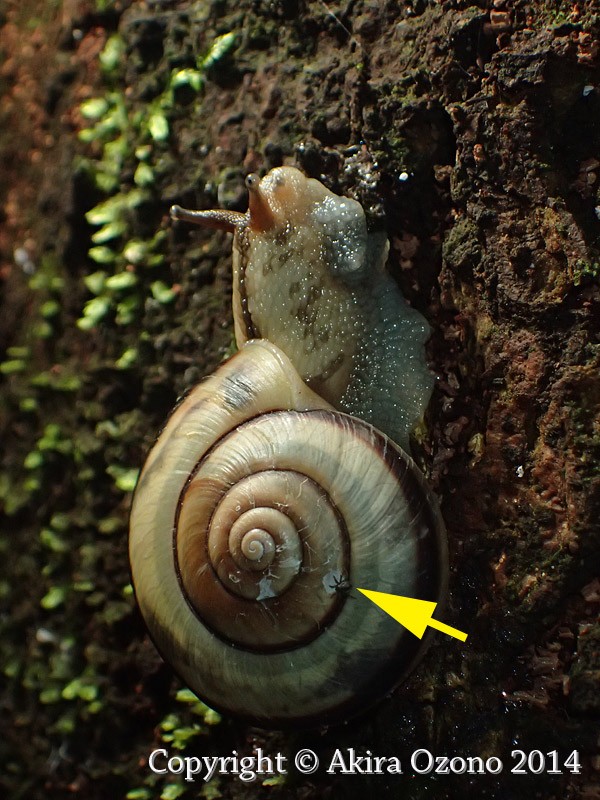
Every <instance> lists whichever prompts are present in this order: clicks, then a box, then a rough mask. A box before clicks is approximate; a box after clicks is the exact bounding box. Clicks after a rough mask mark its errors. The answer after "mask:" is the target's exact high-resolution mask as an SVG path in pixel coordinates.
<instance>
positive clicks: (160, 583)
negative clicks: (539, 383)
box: [130, 167, 447, 728]
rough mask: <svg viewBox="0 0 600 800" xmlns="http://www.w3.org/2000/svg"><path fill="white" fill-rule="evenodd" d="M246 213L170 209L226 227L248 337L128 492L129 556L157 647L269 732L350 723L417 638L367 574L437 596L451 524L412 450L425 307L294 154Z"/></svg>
mask: <svg viewBox="0 0 600 800" xmlns="http://www.w3.org/2000/svg"><path fill="white" fill-rule="evenodd" d="M246 185H247V187H248V190H249V209H248V212H247V213H246V214H241V213H237V212H232V211H225V210H215V211H198V212H191V211H185V210H183V209H181V208H179V207H178V206H174V207H173V208H172V209H171V216H172V217H173V218H174V219H181V220H186V221H192V222H198V223H200V224H203V225H208V226H211V227H216V228H223V229H225V230H229V231H232V232H233V233H234V244H233V249H234V256H233V272H234V280H233V306H234V327H235V336H236V341H237V344H238V347H239V351H238V353H237V354H236V355H234V356H233V357H232V358H230V359H229V360H228V361H226V362H225V363H224V364H222V365H221V366H220V367H219V369H218V370H217V371H216V373H214V374H213V375H212V376H210V377H209V378H207V379H205V380H204V381H203V382H202V383H200V384H199V385H198V386H196V387H195V388H194V389H193V390H192V391H191V392H190V393H189V394H188V395H187V396H185V398H184V399H183V400H181V401H180V403H179V405H178V406H177V407H176V408H175V410H174V411H173V413H172V414H171V416H170V418H169V419H168V421H167V423H166V425H165V427H164V429H163V431H162V433H161V434H160V436H159V438H158V440H157V442H156V443H155V445H154V447H153V448H152V450H151V451H150V454H149V455H148V458H147V460H146V462H145V465H144V467H143V470H142V472H141V474H140V478H139V481H138V485H137V487H136V490H135V494H134V499H133V505H132V511H131V524H130V562H131V569H132V577H133V583H134V587H135V592H136V597H137V601H138V604H139V606H140V609H141V612H142V615H143V617H144V619H145V621H146V624H147V626H148V629H149V631H150V633H151V636H152V638H153V640H154V641H155V643H156V645H157V647H158V649H159V651H160V652H161V654H162V655H163V657H164V658H165V659H166V660H167V661H168V662H170V663H171V665H172V666H173V667H174V668H175V670H176V671H177V672H178V673H179V675H180V677H181V678H182V679H183V680H184V681H185V682H186V684H187V685H188V686H190V688H192V689H193V690H194V692H195V693H196V694H197V695H198V696H199V697H201V698H202V699H203V700H204V701H206V703H208V705H209V706H211V707H213V708H216V709H217V710H219V711H221V712H224V713H226V714H230V715H233V716H237V717H240V718H243V719H245V720H247V721H250V722H252V723H253V724H255V725H258V726H260V727H263V728H285V727H291V726H305V727H313V726H319V725H325V724H332V723H336V722H341V721H344V720H346V719H348V718H349V717H351V716H353V715H356V714H358V713H360V712H361V711H363V710H365V709H367V708H368V707H370V706H371V705H373V704H375V703H376V702H377V701H378V700H380V699H381V698H383V697H384V696H385V695H387V694H389V693H390V692H391V691H392V690H393V688H394V687H395V686H396V685H397V684H398V683H399V682H400V681H401V680H402V679H403V678H404V677H405V676H406V675H407V674H408V673H409V672H410V670H411V669H412V668H413V667H414V665H415V663H416V662H417V661H418V659H419V658H420V656H421V655H422V652H423V642H421V641H420V640H418V639H417V638H416V637H414V636H413V635H412V634H411V633H409V632H407V631H406V630H405V629H404V628H402V627H401V626H400V625H398V623H397V622H395V621H394V620H393V619H392V618H391V617H389V616H387V615H386V614H384V613H383V612H381V611H380V610H379V609H378V608H376V607H375V606H374V605H373V604H372V603H368V602H366V601H365V600H364V599H362V598H361V595H360V594H359V593H358V592H357V591H356V589H357V587H364V588H368V589H374V590H377V591H384V592H390V593H396V594H402V595H409V596H413V597H419V598H422V599H427V600H433V601H436V602H439V601H442V600H443V598H444V596H445V591H446V584H447V549H446V539H445V530H444V525H443V522H442V518H441V514H440V511H439V508H438V504H437V502H436V499H435V497H434V495H433V494H432V492H431V491H430V490H429V488H428V487H427V484H426V482H425V479H424V478H423V476H422V474H421V472H420V471H419V470H418V468H417V467H416V465H415V464H414V463H413V461H412V460H411V458H410V456H408V455H407V453H406V452H405V450H403V449H401V446H403V447H404V448H407V447H408V436H409V433H410V431H411V429H412V428H413V427H414V425H415V424H416V423H417V421H418V420H419V419H420V417H421V416H422V414H423V411H424V409H425V407H426V405H427V402H428V400H429V396H430V393H431V388H432V378H431V375H430V373H429V371H428V369H427V366H426V363H425V359H424V342H425V339H426V338H427V336H428V327H427V323H426V322H425V320H424V319H423V318H422V317H421V315H420V314H419V313H418V312H417V311H416V310H414V309H412V308H410V307H409V306H408V305H407V304H406V303H405V301H404V300H403V298H402V297H401V295H400V293H399V291H398V290H397V288H396V287H395V285H394V284H393V282H392V280H391V278H390V277H389V276H388V275H387V274H386V272H385V271H384V265H385V261H386V257H387V251H388V243H387V239H386V237H385V235H383V234H379V233H376V234H368V233H367V228H366V222H365V214H364V211H363V209H362V207H361V206H360V204H359V203H358V202H356V201H355V200H352V199H349V198H346V197H339V196H337V195H335V194H334V193H333V192H331V191H329V190H328V189H327V188H325V186H323V185H322V184H321V183H320V182H319V181H317V180H315V179H311V178H307V177H305V176H304V175H303V173H301V172H300V171H299V170H297V169H295V168H292V167H279V168H276V169H274V170H272V171H271V172H269V173H268V174H267V175H266V176H265V177H264V178H262V180H259V179H258V177H257V176H255V175H250V176H249V177H248V178H247V180H246Z"/></svg>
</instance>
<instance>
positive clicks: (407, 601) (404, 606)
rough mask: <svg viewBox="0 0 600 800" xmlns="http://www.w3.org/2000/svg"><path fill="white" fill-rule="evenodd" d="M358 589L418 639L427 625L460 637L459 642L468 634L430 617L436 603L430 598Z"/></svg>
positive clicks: (464, 639) (465, 638) (421, 636)
mask: <svg viewBox="0 0 600 800" xmlns="http://www.w3.org/2000/svg"><path fill="white" fill-rule="evenodd" d="M358 591H359V592H361V593H362V594H364V596H365V597H367V598H368V599H369V600H371V601H372V602H373V603H375V605H376V606H379V608H381V609H383V610H384V611H385V612H386V614H389V615H390V617H393V618H394V619H395V620H396V622H399V623H400V625H402V626H403V627H404V628H406V629H407V630H409V631H410V632H411V633H414V635H415V636H418V637H419V639H422V638H423V634H424V633H425V630H426V628H427V626H428V625H429V627H430V628H435V629H436V630H437V631H441V632H442V633H446V634H448V636H454V638H455V639H460V641H461V642H466V640H467V635H468V634H466V633H463V632H462V631H459V630H457V629H456V628H451V627H450V625H445V624H444V623H443V622H439V621H438V620H437V619H432V614H433V612H434V611H435V607H436V606H437V603H433V602H432V601H430V600H417V599H416V598H415V597H403V596H402V595H400V594H387V592H371V591H369V589H359V590H358Z"/></svg>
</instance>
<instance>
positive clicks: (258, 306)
mask: <svg viewBox="0 0 600 800" xmlns="http://www.w3.org/2000/svg"><path fill="white" fill-rule="evenodd" d="M247 186H248V190H249V209H248V212H247V213H246V214H239V213H236V212H229V211H197V212H189V211H184V210H183V209H180V208H179V207H178V206H175V207H174V208H173V209H172V211H171V213H172V216H173V217H174V218H176V219H183V220H187V221H190V222H196V223H198V224H204V225H209V226H211V227H222V228H225V229H227V230H232V231H233V232H234V245H233V313H234V325H235V336H236V341H237V344H238V347H241V346H242V345H243V344H244V342H246V341H248V340H249V339H266V340H268V341H270V342H272V343H273V344H275V345H277V347H279V348H281V350H283V352H284V353H285V354H286V355H287V356H288V358H289V359H290V360H291V362H292V363H293V365H294V367H295V368H296V370H297V372H298V374H299V375H300V377H301V378H302V380H303V381H305V383H307V384H308V386H310V387H311V388H312V389H313V390H314V391H315V392H317V394H319V395H320V396H321V397H323V398H324V399H325V400H326V401H327V402H329V403H331V404H332V405H333V406H334V407H335V408H338V409H340V410H342V411H345V412H346V413H349V414H352V415H354V416H358V417H360V418H361V419H364V420H366V421H367V422H369V423H371V424H372V425H374V426H375V427H376V428H378V429H379V430H381V431H383V432H384V433H386V434H387V435H388V436H389V437H390V438H391V439H393V440H394V441H395V442H397V443H398V444H399V445H401V446H402V447H403V448H405V449H408V440H409V434H410V431H411V430H412V429H413V428H414V426H415V425H416V424H417V422H418V421H419V420H420V419H421V417H422V415H423V413H424V410H425V408H426V407H427V404H428V402H429V399H430V396H431V391H432V388H433V377H432V375H431V373H430V372H429V370H428V368H427V364H426V360H425V349H424V345H425V341H426V339H427V337H428V336H429V326H428V324H427V322H426V321H425V319H424V318H423V317H422V316H421V314H419V312H418V311H416V310H415V309H413V308H411V307H410V306H409V305H407V303H406V302H405V300H404V299H403V297H402V296H401V294H400V292H399V291H398V289H397V287H396V285H395V284H394V282H393V281H392V279H391V278H390V277H389V275H388V274H387V273H386V272H385V269H384V267H385V262H386V259H387V254H388V250H389V244H388V242H387V239H386V237H385V235H384V234H382V233H373V234H369V233H367V226H366V220H365V214H364V211H363V209H362V207H361V205H360V204H359V203H358V202H357V201H356V200H352V199H350V198H347V197H339V196H338V195H336V194H334V193H333V192H331V191H330V190H329V189H327V188H326V187H325V186H323V184H322V183H320V182H319V181H317V180H315V179H314V178H307V177H306V176H305V175H303V173H301V172H300V171H299V170H297V169H295V168H294V167H278V168H276V169H274V170H272V171H271V172H269V173H268V174H267V175H266V176H265V177H264V178H263V179H262V180H260V181H259V179H258V178H257V176H255V175H250V176H249V177H248V179H247Z"/></svg>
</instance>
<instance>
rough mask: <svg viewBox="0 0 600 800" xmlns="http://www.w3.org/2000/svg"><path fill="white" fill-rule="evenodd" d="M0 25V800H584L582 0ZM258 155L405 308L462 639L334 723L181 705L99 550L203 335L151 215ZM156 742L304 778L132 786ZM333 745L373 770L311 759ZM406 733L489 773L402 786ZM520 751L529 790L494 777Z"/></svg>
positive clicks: (191, 250) (593, 187)
mask: <svg viewBox="0 0 600 800" xmlns="http://www.w3.org/2000/svg"><path fill="white" fill-rule="evenodd" d="M0 24H1V25H2V27H1V28H0V37H1V39H0V47H1V52H2V66H1V69H0V81H1V88H2V94H3V99H2V107H1V109H0V119H1V121H2V122H1V128H0V158H1V164H2V168H1V173H0V187H1V189H2V210H1V212H0V213H1V216H0V270H1V271H0V277H1V279H2V283H1V284H0V292H1V295H0V299H1V303H2V306H1V308H2V311H1V314H0V346H1V348H2V353H1V358H2V362H1V364H0V380H1V384H0V386H1V395H0V409H1V411H0V437H1V440H2V443H3V446H2V453H1V471H0V503H1V504H2V505H1V508H2V513H1V516H0V520H1V534H0V545H1V547H2V567H1V568H0V569H1V577H0V595H1V597H2V604H3V614H2V618H1V621H0V626H1V631H2V634H1V635H2V648H1V651H2V652H1V658H2V670H3V675H4V684H5V688H4V690H3V694H2V697H1V700H0V702H1V707H2V716H3V719H5V720H7V723H5V728H4V736H3V740H2V744H1V745H0V755H1V761H2V764H3V769H2V774H0V785H4V790H5V794H6V796H8V797H11V798H20V797H27V798H38V797H40V798H41V797H44V798H63V797H74V798H91V799H92V800H94V799H95V798H109V797H110V798H113V797H125V796H127V793H128V792H129V793H130V794H129V795H128V796H129V797H132V798H135V797H138V798H144V797H161V796H162V797H166V798H168V797H178V796H182V797H192V796H205V797H218V796H222V797H232V798H240V797H263V796H264V797H267V796H271V795H276V796H281V797H294V798H306V797H314V796H317V795H320V796H323V797H330V798H337V797H348V798H354V797H363V796H364V795H365V793H366V792H369V793H370V792H378V793H381V794H382V795H384V796H389V797H395V796H402V797H405V798H421V797H430V798H455V797H459V796H460V797H462V796H464V793H465V792H467V791H476V792H478V793H479V794H480V796H482V797H486V798H506V797H511V798H526V797H544V798H585V799H586V800H593V798H597V797H600V790H599V789H598V785H599V776H600V772H599V770H600V754H599V751H598V718H599V714H600V661H599V658H598V640H599V638H600V627H599V625H598V609H599V605H600V581H599V559H598V552H599V549H600V530H599V524H598V519H599V518H600V474H599V472H598V464H599V462H600V430H599V427H598V426H599V416H598V409H599V405H600V403H599V400H600V381H599V377H598V374H599V373H598V368H599V345H598V331H599V322H600V314H599V308H600V306H599V299H600V286H599V280H600V252H599V251H600V222H599V217H600V194H599V189H600V88H599V87H600V60H599V59H600V53H599V47H600V43H599V36H600V19H599V17H598V14H597V8H596V7H595V4H594V3H593V2H591V1H589V2H579V3H572V2H567V1H566V0H563V2H559V3H556V2H552V3H551V2H542V1H541V0H538V1H537V2H531V1H530V2H527V0H523V1H522V2H518V1H517V2H509V0H494V2H493V3H486V2H480V3H467V2H459V1H458V0H454V1H450V2H426V0H413V2H406V3H400V2H393V1H391V0H390V2H380V3H371V2H367V0H364V1H363V0H357V2H351V3H349V4H345V5H337V4H325V3H323V2H306V3H305V2H295V1H294V0H286V1H285V2H281V3H273V4H263V3H257V2H251V0H240V1H239V2H237V3H231V2H228V0H216V1H215V2H212V3H204V2H202V3H200V2H198V3H188V2H167V1H166V0H165V2H147V3H141V2H133V3H128V2H114V3H113V2H109V1H108V0H107V1H106V2H97V3H95V4H93V3H86V2H81V3H77V2H72V3H67V2H65V3H63V4H57V5H55V6H51V5H50V6H49V7H47V8H45V9H44V10H43V12H41V11H40V9H39V8H37V6H36V4H32V3H25V4H21V5H20V6H19V7H18V8H17V7H15V6H12V5H9V6H6V7H5V8H3V9H2V13H1V16H0ZM186 71H187V72H186ZM174 75H180V77H178V78H177V79H174V77H173V76H174ZM181 75H183V77H181ZM94 104H95V105H94ZM282 163H286V164H287V163H295V164H297V165H299V166H300V167H301V168H302V169H303V170H304V171H305V172H306V173H307V174H309V175H311V176H314V177H319V178H320V179H321V180H323V181H324V182H325V183H326V184H327V185H328V186H330V187H331V188H332V189H334V190H335V191H337V192H339V193H342V194H349V195H351V196H353V197H356V198H357V199H358V200H360V202H361V203H362V204H363V206H364V207H365V210H366V211H367V214H368V217H369V222H370V225H371V226H372V227H374V228H380V229H386V230H387V232H388V235H389V237H390V242H391V255H390V261H389V264H388V267H389V269H390V272H391V273H392V275H393V276H394V277H395V279H396V280H397V281H398V284H399V285H400V287H401V289H402V291H403V293H404V294H405V296H406V297H407V298H408V300H409V301H410V302H411V303H412V304H413V305H414V306H415V307H417V308H419V310H421V311H422V312H423V314H424V315H425V316H426V317H427V319H428V320H429V322H430V324H431V327H432V330H433V334H432V337H431V340H430V342H429V345H428V357H429V359H430V364H431V368H432V370H433V371H434V372H435V374H436V376H437V382H436V389H435V393H434V397H433V399H432V402H431V404H430V407H429V409H428V413H427V418H426V422H427V429H426V431H425V432H423V433H421V434H420V435H419V436H418V437H417V438H416V439H415V442H414V454H415V456H416V458H417V460H418V461H419V463H420V464H421V465H422V467H423V469H424V470H425V472H426V474H427V476H428V479H429V481H430V483H431V485H432V486H433V487H434V489H435V491H436V492H437V494H438V496H439V497H440V501H441V505H442V511H443V514H444V518H445V520H446V524H447V528H448V538H449V548H450V562H451V564H450V566H451V580H450V600H449V605H448V609H447V611H446V616H445V619H446V621H447V622H448V623H449V624H452V625H455V626H456V627H458V628H461V629H463V630H466V631H468V632H469V639H468V643H467V644H466V645H464V646H463V645H460V644H459V643H458V642H455V641H451V640H449V639H447V638H446V637H442V636H439V635H436V638H435V639H434V641H433V643H432V646H431V648H430V650H429V651H428V654H427V656H426V658H425V659H424V661H423V662H422V664H421V665H420V666H419V668H418V669H417V671H416V672H415V673H414V674H413V676H412V677H411V678H410V679H409V680H408V682H407V683H406V684H405V685H404V686H403V687H400V689H399V690H398V691H397V692H396V693H395V694H394V696H393V697H391V698H390V699H388V700H386V702H385V703H383V704H382V705H381V706H380V707H379V708H378V709H376V710H375V711H372V712H370V713H369V714H368V715H366V716H364V717H363V718H361V719H359V720H356V721H354V722H352V723H349V724H348V725H346V726H343V727H341V728H336V729H330V730H328V731H319V732H314V733H308V734H307V733H303V734H300V733H291V734H285V735H284V734H278V733H272V734H265V733H263V732H261V731H257V730H254V729H249V728H246V727H244V726H242V725H240V724H236V723H235V722H234V721H232V720H226V719H223V720H221V721H220V722H217V720H216V719H215V718H214V717H213V716H211V715H210V714H209V713H208V712H206V711H205V710H204V709H202V708H201V707H200V706H198V705H197V704H195V703H194V701H193V698H190V697H189V695H187V694H186V693H185V692H184V693H181V691H180V690H181V689H182V687H181V685H180V684H179V683H178V682H177V679H176V678H174V676H173V675H172V673H171V671H170V669H169V668H168V667H167V666H166V665H164V664H163V662H162V661H161V659H160V658H159V656H158V655H157V654H156V652H155V650H154V648H153V646H152V644H151V643H150V642H149V640H148V638H147V636H146V634H145V629H144V626H143V624H142V622H141V619H140V617H139V615H138V612H137V611H136V608H135V603H134V600H133V597H132V593H131V589H130V586H129V573H128V563H127V552H126V551H127V548H126V530H127V515H128V508H129V502H130V497H131V489H132V487H133V483H134V481H135V475H136V470H137V468H138V467H139V465H140V464H141V463H142V461H143V457H144V453H145V452H146V450H147V448H148V447H149V446H150V445H151V444H152V441H153V438H154V436H155V433H156V431H158V430H159V428H160V426H161V424H162V422H163V421H164V418H165V417H166V415H167V414H168V412H169V411H170V409H171V408H172V407H173V405H174V404H175V401H176V398H177V396H179V395H180V394H181V393H182V392H183V391H184V390H185V389H187V388H189V387H190V386H192V385H193V384H194V383H196V382H197V381H198V380H199V379H200V378H202V377H203V376H204V375H207V374H209V373H211V372H213V371H214V369H215V368H216V367H217V365H218V363H219V362H220V360H221V359H222V358H223V356H224V355H226V354H228V353H230V352H231V351H232V333H231V316H230V241H229V239H228V238H227V236H226V235H225V234H221V233H218V234H216V235H211V234H209V233H203V232H198V231H188V230H186V229H184V228H182V227H177V229H173V228H172V227H171V225H170V223H169V221H168V218H167V210H168V208H169V205H170V204H171V203H174V202H177V203H180V204H181V205H187V206H190V207H196V208H201V207H202V208H205V207H216V206H218V205H220V206H226V207H229V208H232V209H238V210H244V203H245V202H246V201H245V190H244V177H245V175H246V174H247V173H249V172H252V171H259V172H264V171H266V170H267V169H269V168H271V167H273V166H277V165H279V164H282ZM106 201H109V203H108V206H107V205H106ZM111 203H112V205H111ZM89 212H91V213H89ZM86 214H87V216H86ZM110 225H113V226H114V227H113V228H111V229H109V230H108V231H107V230H106V226H110ZM100 231H104V233H103V234H102V233H100V235H98V234H99V232H100ZM93 237H95V238H93ZM178 692H179V694H177V693H178ZM179 746H180V747H181V748H182V749H181V750H178V751H177V752H180V753H183V754H184V755H190V756H191V755H229V754H231V751H232V750H233V749H236V750H237V751H238V753H240V754H241V755H250V754H252V753H253V752H254V750H255V748H257V747H262V748H263V749H264V750H265V752H270V753H275V752H276V751H281V752H282V753H284V754H286V755H287V756H290V757H291V758H293V754H294V753H295V752H296V751H297V750H299V749H300V748H302V747H311V748H312V749H313V750H315V752H317V753H318V755H319V757H320V759H321V765H322V766H321V768H320V769H319V771H318V772H317V773H315V775H311V776H302V775H300V774H298V773H297V772H296V771H295V770H294V769H293V768H291V769H290V774H289V775H288V776H287V778H286V780H285V781H280V782H276V783H275V785H268V784H267V785H264V784H263V780H264V778H263V777H259V779H258V780H257V781H255V782H251V783H244V782H241V781H240V780H239V779H238V778H237V777H234V776H222V777H221V778H219V779H218V780H217V781H213V782H211V783H210V784H208V785H207V786H206V787H205V788H204V785H203V784H202V783H201V781H199V782H198V783H196V784H195V785H194V784H186V783H185V782H184V781H183V778H182V776H165V775H161V776H155V775H153V774H152V773H151V772H150V770H149V769H148V766H147V759H148V755H149V754H150V752H151V751H152V750H153V749H154V748H157V747H166V748H167V749H169V750H173V752H175V750H174V749H173V748H174V747H179ZM336 748H342V749H343V751H344V752H345V753H346V752H347V750H346V748H354V749H355V751H356V753H357V754H365V753H367V751H370V752H371V753H372V754H374V755H378V756H397V757H398V758H399V759H400V761H401V764H402V770H403V772H402V774H400V775H388V774H384V775H359V774H356V775H344V774H340V772H337V773H333V774H328V773H327V771H326V766H325V765H328V764H329V763H330V761H331V759H332V757H333V755H334V753H335V751H336ZM419 748H423V749H427V750H429V751H431V752H432V753H433V754H434V755H448V756H463V757H467V756H480V757H482V758H483V759H484V760H485V759H487V758H490V757H497V758H499V759H501V760H502V761H503V763H504V769H503V771H502V772H501V773H500V774H497V775H489V774H487V775H486V774H483V775H480V774H472V775H469V774H439V775H435V774H429V775H416V774H415V769H414V767H413V766H412V765H411V763H410V758H411V754H412V753H414V751H416V750H418V749H419ZM517 749H518V750H523V751H525V753H529V752H530V751H532V750H539V751H541V752H542V753H548V752H550V751H553V750H556V751H557V752H558V758H559V765H558V766H559V769H560V770H561V772H560V774H548V768H549V761H548V757H547V762H546V763H547V769H546V770H545V771H544V772H542V773H541V774H532V773H531V770H526V772H527V773H528V774H513V773H511V768H512V767H514V766H515V765H516V764H517V759H516V758H514V757H512V756H511V753H512V751H514V750H517ZM573 750H577V751H578V752H579V761H580V763H581V769H580V770H578V771H573V770H572V769H569V767H568V766H567V767H565V766H564V762H565V760H566V759H567V757H568V756H569V755H570V754H571V753H572V751H573ZM202 791H204V794H201V793H202ZM136 792H137V793H136Z"/></svg>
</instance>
